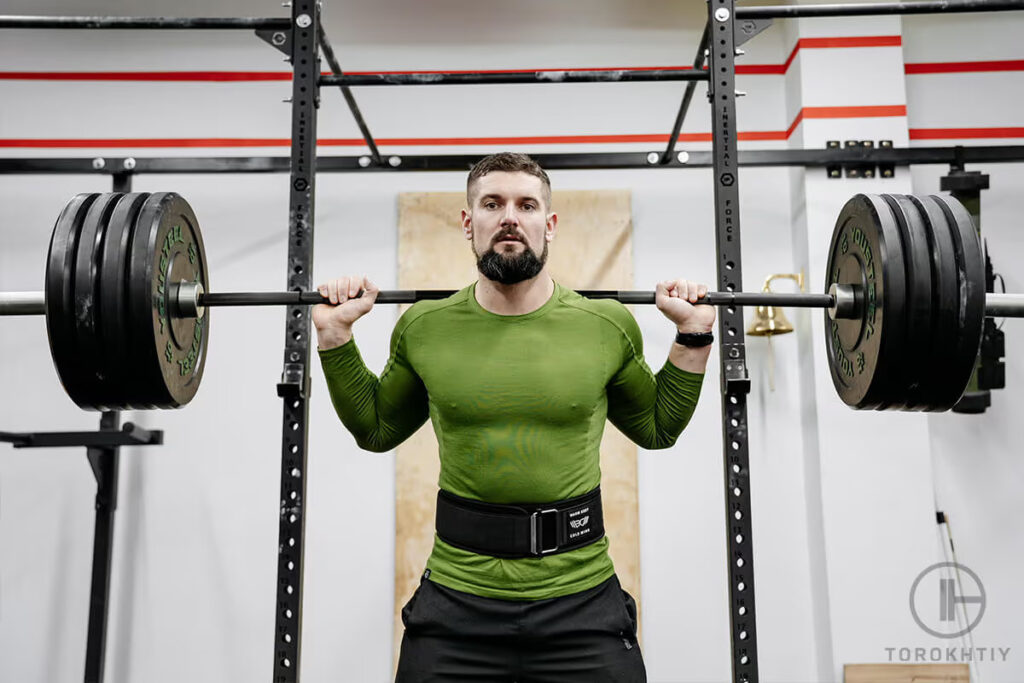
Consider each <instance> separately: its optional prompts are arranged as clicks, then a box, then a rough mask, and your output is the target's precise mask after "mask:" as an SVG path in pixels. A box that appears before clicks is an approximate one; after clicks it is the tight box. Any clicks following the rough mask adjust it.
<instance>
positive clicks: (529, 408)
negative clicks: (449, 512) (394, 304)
mask: <svg viewBox="0 0 1024 683" xmlns="http://www.w3.org/2000/svg"><path fill="white" fill-rule="evenodd" d="M475 289H476V283H474V284H472V285H470V286H468V287H466V288H464V289H461V290H459V291H458V292H456V293H455V294H453V295H452V296H450V297H449V298H447V299H442V300H433V301H420V302H417V303H416V304H414V305H413V306H412V307H410V308H409V310H407V311H406V312H405V313H404V314H403V315H402V317H401V318H400V319H399V321H398V323H397V324H396V325H395V329H394V332H393V334H392V337H391V356H390V358H389V359H388V362H387V365H386V366H385V367H384V370H383V372H381V375H380V377H377V376H376V375H375V374H373V373H372V372H371V371H370V370H369V369H368V368H367V367H366V365H365V363H364V362H363V360H362V357H361V356H360V354H359V350H358V349H357V347H356V345H355V341H354V339H353V340H349V342H347V343H346V344H343V345H341V346H339V347H336V348H333V349H328V350H326V351H321V352H320V360H321V364H322V366H323V369H324V374H325V375H326V378H327V386H328V388H329V391H330V394H331V400H332V402H333V403H334V407H335V410H336V411H337V413H338V416H339V417H340V418H341V421H342V422H343V423H344V424H345V427H346V428H348V430H349V431H350V432H351V433H352V435H353V436H354V437H355V440H356V443H358V444H359V446H360V447H361V448H363V449H365V450H369V451H375V452H384V451H389V450H391V449H393V448H395V447H396V446H398V444H400V443H402V441H404V440H405V439H406V438H408V437H409V436H411V435H412V434H413V433H414V432H415V431H416V430H417V429H418V428H419V427H420V426H421V425H422V424H423V423H424V422H425V421H426V420H427V418H430V420H431V422H432V423H433V427H434V433H435V434H436V435H437V442H438V447H439V456H440V459H441V474H440V480H439V482H438V485H439V486H440V487H441V488H442V489H445V490H447V491H450V492H452V493H454V494H455V495H458V496H462V497H464V498H472V499H476V500H482V501H487V502H490V503H515V502H522V503H531V502H538V503H539V502H551V501H556V500H561V499H564V498H571V497H573V496H579V495H582V494H584V493H586V492H588V491H590V490H592V489H594V488H595V487H597V486H598V484H600V482H601V470H600V457H599V449H600V445H601V435H602V432H603V431H604V425H605V419H606V418H607V419H608V420H611V422H612V424H614V425H615V426H616V427H618V428H619V430H621V431H622V432H623V433H624V434H625V435H626V436H628V437H629V438H630V439H632V440H633V441H634V442H636V443H637V444H638V445H639V446H641V447H642V448H646V449H658V448H668V447H669V446H671V445H672V444H674V443H675V441H676V439H677V438H678V436H679V434H680V432H682V430H683V428H684V427H685V426H686V423H687V421H688V420H689V419H690V416H691V415H692V413H693V409H694V406H695V405H696V403H697V397H698V396H699V394H700V386H701V381H702V379H703V375H702V374H694V373H691V372H687V371H685V370H682V369H680V368H677V367H676V366H674V365H673V364H672V363H670V362H667V361H666V363H665V365H664V367H663V368H662V369H661V370H660V371H659V372H658V373H657V374H654V373H653V372H651V369H650V368H649V367H648V365H647V363H646V362H645V361H644V355H643V340H642V338H641V335H640V328H639V327H638V326H637V324H636V321H635V320H634V319H633V316H632V315H631V314H630V312H629V311H628V310H627V309H626V308H625V307H624V306H623V305H622V304H621V303H619V302H618V301H615V300H612V299H604V300H599V299H593V300H592V299H586V298H584V297H582V296H580V295H579V294H577V293H576V292H574V291H573V290H571V289H567V288H564V287H562V286H560V285H558V284H557V283H556V284H555V290H554V293H553V294H552V296H551V298H550V299H549V300H548V301H547V302H546V303H545V304H544V305H543V306H541V307H540V308H538V309H537V310H535V311H532V312H530V313H527V314H525V315H508V316H506V315H497V314H495V313H491V312H490V311H487V310H486V309H484V308H483V307H482V306H480V304H479V303H478V302H477V300H476V296H475ZM608 543H609V539H608V538H607V537H605V538H602V539H601V540H599V541H597V542H596V543H592V544H590V545H588V546H585V547H583V548H578V549H576V550H571V551H568V552H564V553H559V554H554V555H547V556H544V557H541V558H525V559H502V558H496V557H491V556H488V555H478V554H476V553H472V552H469V551H466V550H461V549H459V548H455V547H453V546H450V545H448V544H447V543H445V542H444V541H442V540H441V539H440V538H438V537H437V536H436V535H435V537H434V547H433V551H432V552H431V555H430V558H429V560H428V561H427V568H428V569H430V572H431V573H430V580H432V581H435V582H437V583H439V584H442V585H445V586H448V587H449V588H453V589H455V590H459V591H463V592H467V593H472V594H475V595H479V596H484V597H491V598H502V599H506V600H540V599H544V598H552V597H557V596H561V595H568V594H570V593H576V592H578V591H582V590H586V589H588V588H592V587H594V586H596V585H598V584H599V583H601V582H602V581H604V580H606V579H608V578H609V577H611V576H612V574H613V573H614V567H613V566H612V561H611V558H610V557H609V555H608Z"/></svg>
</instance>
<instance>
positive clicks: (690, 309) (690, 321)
mask: <svg viewBox="0 0 1024 683" xmlns="http://www.w3.org/2000/svg"><path fill="white" fill-rule="evenodd" d="M707 293H708V288H707V285H702V284H698V283H696V282H690V281H689V280H665V281H663V282H659V283H658V286H657V288H656V289H655V292H654V303H655V305H657V307H658V310H659V311H661V312H662V313H664V314H665V317H666V318H668V319H669V320H671V321H672V322H674V323H675V324H676V328H677V329H678V330H679V331H680V332H683V333H701V332H710V331H711V329H712V328H713V327H714V324H715V313H716V311H715V307H714V306H693V305H691V302H693V301H696V300H697V299H698V298H699V297H702V296H704V295H705V294H707Z"/></svg>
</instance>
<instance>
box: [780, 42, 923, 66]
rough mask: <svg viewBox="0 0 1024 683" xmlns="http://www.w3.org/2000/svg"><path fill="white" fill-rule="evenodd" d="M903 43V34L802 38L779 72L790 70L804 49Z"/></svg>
mask: <svg viewBox="0 0 1024 683" xmlns="http://www.w3.org/2000/svg"><path fill="white" fill-rule="evenodd" d="M902 44H903V38H902V37H901V36H842V37H835V38H800V39H799V40H798V41H796V45H794V46H793V50H792V52H790V53H789V57H787V58H786V61H785V63H784V64H782V70H781V71H779V73H783V74H784V73H786V72H787V71H789V65H790V64H792V63H793V60H794V59H796V54H797V53H798V52H799V51H800V50H802V49H805V48H806V49H812V50H813V49H819V48H833V47H899V46H900V45H902Z"/></svg>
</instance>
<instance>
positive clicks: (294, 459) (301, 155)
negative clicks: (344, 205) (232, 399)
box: [273, 0, 320, 683]
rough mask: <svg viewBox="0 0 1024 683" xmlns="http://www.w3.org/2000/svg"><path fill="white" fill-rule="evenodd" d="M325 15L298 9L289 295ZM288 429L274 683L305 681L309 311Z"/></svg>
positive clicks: (297, 4)
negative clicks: (302, 675)
mask: <svg viewBox="0 0 1024 683" xmlns="http://www.w3.org/2000/svg"><path fill="white" fill-rule="evenodd" d="M319 23H320V9H319V3H318V2H317V0H293V3H292V72H293V76H292V138H291V175H290V185H289V191H290V195H291V196H290V200H289V207H288V273H287V282H288V285H287V286H288V289H289V290H292V291H303V290H307V289H310V279H311V275H312V272H313V217H314V213H313V211H314V191H315V188H316V117H317V108H318V107H319V104H320V102H319V99H320V95H319V88H318V85H317V79H318V78H319V76H320V51H319V48H318V41H317V36H318V33H319ZM286 311H287V313H286V320H285V342H284V344H285V348H284V369H283V372H282V376H281V383H280V384H279V385H278V394H279V395H280V396H281V398H283V399H284V413H283V423H282V427H281V431H282V437H281V504H280V520H279V526H278V558H277V599H276V607H277V609H276V617H275V619H276V625H275V629H274V678H273V680H274V683H293V682H294V681H298V680H299V662H300V656H301V647H300V644H301V641H302V570H303V554H304V553H303V548H304V539H305V529H306V463H307V460H308V458H307V438H308V426H307V423H308V419H309V329H310V326H309V317H308V312H309V309H308V308H306V307H304V306H289V307H288V308H287V309H286Z"/></svg>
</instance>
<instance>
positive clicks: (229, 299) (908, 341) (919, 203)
mask: <svg viewBox="0 0 1024 683" xmlns="http://www.w3.org/2000/svg"><path fill="white" fill-rule="evenodd" d="M45 282H46V286H45V290H44V291H43V292H0V315H45V316H46V320H47V332H48V336H49V339H50V347H51V354H52V356H53V360H54V365H55V366H56V368H57V372H58V375H59V376H60V379H61V381H62V383H63V384H64V387H65V389H66V390H67V392H68V394H69V395H70V397H71V398H72V400H73V401H74V402H75V403H77V404H78V405H79V406H81V407H83V408H87V409H109V408H133V409H144V408H171V407H179V406H183V405H185V404H187V403H188V402H189V401H190V400H191V399H192V397H193V396H194V394H195V392H196V390H197V389H198V386H199V382H200V380H201V378H202V373H203V368H204V366H205V361H206V345H207V340H208V338H209V318H210V316H209V315H208V314H207V313H206V308H208V307H214V306H305V305H312V304H319V303H327V302H328V301H327V299H325V298H324V297H322V296H321V295H320V293H319V292H315V291H313V292H303V291H293V292H234V293H230V292H229V293H219V292H208V291H207V288H208V286H209V274H208V270H207V265H206V255H205V250H204V248H203V242H202V234H201V232H200V230H199V223H198V221H197V220H196V217H195V214H194V212H193V211H192V209H191V207H190V206H189V205H188V203H187V202H186V201H185V200H184V199H183V198H182V197H181V196H180V195H177V194H175V193H172V192H163V193H152V194H150V193H128V194H122V193H106V194H98V193H93V194H81V195H77V196H76V197H74V198H72V199H71V201H70V202H69V203H68V204H67V206H66V207H65V208H64V210H63V211H62V213H61V215H60V217H58V219H57V222H56V224H55V226H54V230H53V234H52V236H51V240H50V249H49V254H48V257H47V265H46V278H45ZM825 288H826V290H827V292H828V293H826V294H806V293H777V292H760V293H748V292H709V293H708V294H707V295H706V296H705V297H702V298H701V299H699V300H698V302H697V303H699V304H710V305H714V306H782V307H803V308H822V309H826V311H827V312H826V314H825V318H824V320H825V325H826V333H825V338H826V345H827V352H828V361H829V367H830V370H831V373H832V379H833V383H834V384H835V387H836V390H837V392H838V394H839V396H840V398H841V399H842V400H843V401H844V402H845V403H847V404H848V405H850V406H852V407H854V408H861V409H897V410H947V409H948V408H950V407H952V405H953V404H954V403H955V402H956V401H957V400H958V399H959V397H960V395H962V393H963V391H964V389H965V388H966V386H967V382H968V380H969V378H970V373H971V371H972V370H973V367H974V361H975V359H976V357H977V353H978V348H979V346H980V342H981V328H982V321H983V319H984V317H985V316H999V317H1024V295H1021V294H993V293H987V294H986V292H985V280H984V263H983V257H982V252H981V246H980V240H979V238H978V234H977V231H976V229H975V228H974V225H973V222H972V221H971V218H970V215H969V214H968V213H967V211H966V210H965V209H964V208H963V206H962V205H960V204H959V203H958V202H957V201H956V200H953V199H950V198H949V197H942V196H927V197H923V196H922V197H918V196H910V195H856V196H855V197H853V198H852V199H851V200H850V201H848V202H847V203H846V205H845V206H844V207H843V210H842V211H841V212H840V216H839V219H838V220H837V223H836V226H835V229H834V231H833V235H832V240H831V244H830V249H829V258H828V270H827V272H826V277H825ZM453 293H454V292H453V291H451V290H392V291H382V292H380V293H379V294H378V297H377V302H378V303H382V304H403V303H416V302H418V301H424V300H430V299H443V298H446V297H448V296H450V295H451V294H453ZM579 293H580V294H581V295H583V296H585V297H588V298H595V299H616V300H618V301H620V302H622V303H624V304H652V303H654V301H655V294H654V292H650V291H619V290H582V291H580V292H579ZM296 314H298V312H297V313H296Z"/></svg>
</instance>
